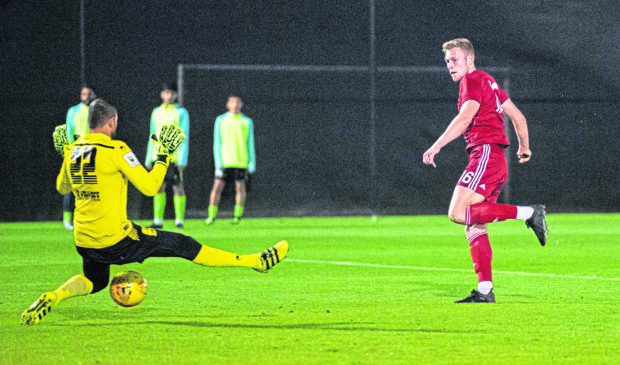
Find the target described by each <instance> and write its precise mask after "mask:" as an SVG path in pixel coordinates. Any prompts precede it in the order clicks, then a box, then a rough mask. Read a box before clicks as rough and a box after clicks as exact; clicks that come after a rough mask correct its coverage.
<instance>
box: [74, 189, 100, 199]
mask: <svg viewBox="0 0 620 365" xmlns="http://www.w3.org/2000/svg"><path fill="white" fill-rule="evenodd" d="M74 192H75V199H77V200H94V201H101V197H100V196H99V192H98V191H82V190H75V191H74Z"/></svg>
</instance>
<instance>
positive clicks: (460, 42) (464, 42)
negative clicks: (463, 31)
mask: <svg viewBox="0 0 620 365" xmlns="http://www.w3.org/2000/svg"><path fill="white" fill-rule="evenodd" d="M452 48H460V49H462V50H463V51H465V52H466V53H469V54H472V55H473V54H474V46H473V45H472V44H471V42H470V41H469V39H467V38H457V39H453V40H451V41H448V42H446V43H444V44H443V53H446V52H448V51H449V50H451V49H452Z"/></svg>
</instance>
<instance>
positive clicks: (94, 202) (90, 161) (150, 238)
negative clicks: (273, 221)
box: [21, 99, 288, 325]
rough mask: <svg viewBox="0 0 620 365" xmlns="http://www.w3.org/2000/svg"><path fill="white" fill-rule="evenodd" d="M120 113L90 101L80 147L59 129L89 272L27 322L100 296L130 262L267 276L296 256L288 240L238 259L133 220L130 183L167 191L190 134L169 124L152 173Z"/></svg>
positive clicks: (43, 299) (64, 177) (63, 178)
mask: <svg viewBox="0 0 620 365" xmlns="http://www.w3.org/2000/svg"><path fill="white" fill-rule="evenodd" d="M117 123H118V116H117V113H116V109H115V108H114V107H113V106H111V105H110V104H108V103H106V102H105V101H103V100H101V99H97V100H95V101H94V102H93V103H92V104H90V110H89V115H88V124H89V127H90V132H89V133H88V134H86V135H85V136H83V137H82V138H81V139H80V140H79V141H78V143H74V144H67V142H68V140H67V137H66V132H65V131H64V126H60V127H57V128H56V131H55V132H54V142H55V144H56V149H57V150H58V151H59V152H60V153H61V154H63V157H64V161H63V164H62V168H61V170H60V174H59V175H58V178H57V180H56V188H57V189H58V191H59V192H60V193H63V194H67V193H69V192H71V191H72V190H73V193H74V194H75V198H76V208H75V230H74V240H75V245H76V249H77V251H78V253H79V254H80V256H82V269H83V274H80V275H76V276H74V277H72V278H71V279H69V280H68V281H67V282H66V283H64V284H63V285H61V286H60V287H59V288H58V289H56V290H55V291H53V292H46V293H43V294H42V295H41V296H40V297H39V298H38V299H37V301H36V302H34V303H33V304H32V306H31V307H30V308H28V309H26V311H24V313H23V314H22V317H21V321H22V324H24V325H33V324H37V323H39V321H41V319H43V317H45V316H46V315H47V314H48V313H49V312H50V311H51V310H52V308H53V307H54V306H55V305H57V304H58V303H60V302H61V301H62V300H64V299H67V298H70V297H75V296H79V295H86V294H94V293H97V292H98V291H100V290H102V289H104V288H105V287H106V286H107V285H108V281H109V276H110V265H125V264H129V263H134V262H139V263H142V262H143V261H144V260H146V259H147V258H150V257H180V258H184V259H186V260H189V261H193V262H194V263H196V264H200V265H206V266H244V267H250V268H252V269H254V270H256V271H259V272H267V271H268V270H270V269H271V268H272V267H273V266H274V265H276V264H277V263H279V262H280V261H281V260H282V259H284V257H285V256H286V253H287V251H288V243H287V242H286V241H281V242H279V243H277V244H276V245H275V246H274V247H271V248H269V249H267V250H265V251H264V252H263V253H259V254H250V255H237V254H234V253H230V252H226V251H222V250H218V249H216V248H212V247H209V246H206V245H202V244H200V243H198V241H196V240H195V239H193V238H192V237H189V236H185V235H183V234H180V233H174V232H166V231H159V230H155V229H152V228H143V227H140V226H139V225H137V224H135V223H133V222H131V221H130V220H128V219H127V185H128V184H127V182H128V181H131V183H132V184H133V185H134V186H135V187H136V188H138V190H140V191H141V192H142V193H143V194H145V195H154V194H155V193H156V192H157V190H158V189H159V187H160V186H161V183H162V181H163V180H164V176H165V175H166V170H167V168H168V164H169V162H170V159H171V156H172V155H174V153H175V152H176V150H177V149H178V148H179V146H180V145H181V144H182V143H183V140H184V139H185V136H184V135H183V133H182V132H181V129H180V128H179V127H177V126H174V125H171V126H164V127H162V129H161V133H160V135H159V137H158V138H157V137H155V138H156V139H157V140H158V141H159V142H158V144H157V146H156V147H157V153H156V155H157V159H156V161H155V163H154V166H153V169H152V170H151V171H150V172H148V171H146V169H145V168H144V167H143V166H142V165H141V164H140V162H139V161H138V159H137V158H136V156H135V155H134V154H133V152H132V151H131V149H130V148H129V147H128V146H127V145H126V144H125V143H123V142H121V141H114V140H112V136H113V135H114V132H115V131H116V126H117Z"/></svg>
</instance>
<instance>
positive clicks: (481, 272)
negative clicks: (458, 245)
mask: <svg viewBox="0 0 620 365" xmlns="http://www.w3.org/2000/svg"><path fill="white" fill-rule="evenodd" d="M467 239H468V241H469V246H470V247H471V259H472V260H473V262H474V270H475V271H476V274H478V282H481V281H493V273H492V271H491V259H492V258H493V251H492V250H491V244H490V243H489V235H488V234H487V233H486V232H482V233H477V234H475V235H473V236H469V237H467Z"/></svg>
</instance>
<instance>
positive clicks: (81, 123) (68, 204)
mask: <svg viewBox="0 0 620 365" xmlns="http://www.w3.org/2000/svg"><path fill="white" fill-rule="evenodd" d="M96 98H97V96H96V95H95V92H94V91H93V89H92V88H90V87H88V86H86V85H84V86H82V89H81V91H80V103H79V104H78V105H74V106H72V107H71V108H70V109H69V111H68V112H67V121H66V124H67V137H68V138H69V142H71V143H73V142H75V140H77V139H78V138H79V137H81V136H84V135H85V134H86V133H88V105H89V104H90V102H91V101H93V100H95V99H96ZM74 205H75V198H74V197H73V193H69V194H65V195H63V199H62V221H63V223H64V225H65V228H66V229H68V230H71V231H72V230H73V206H74Z"/></svg>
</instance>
